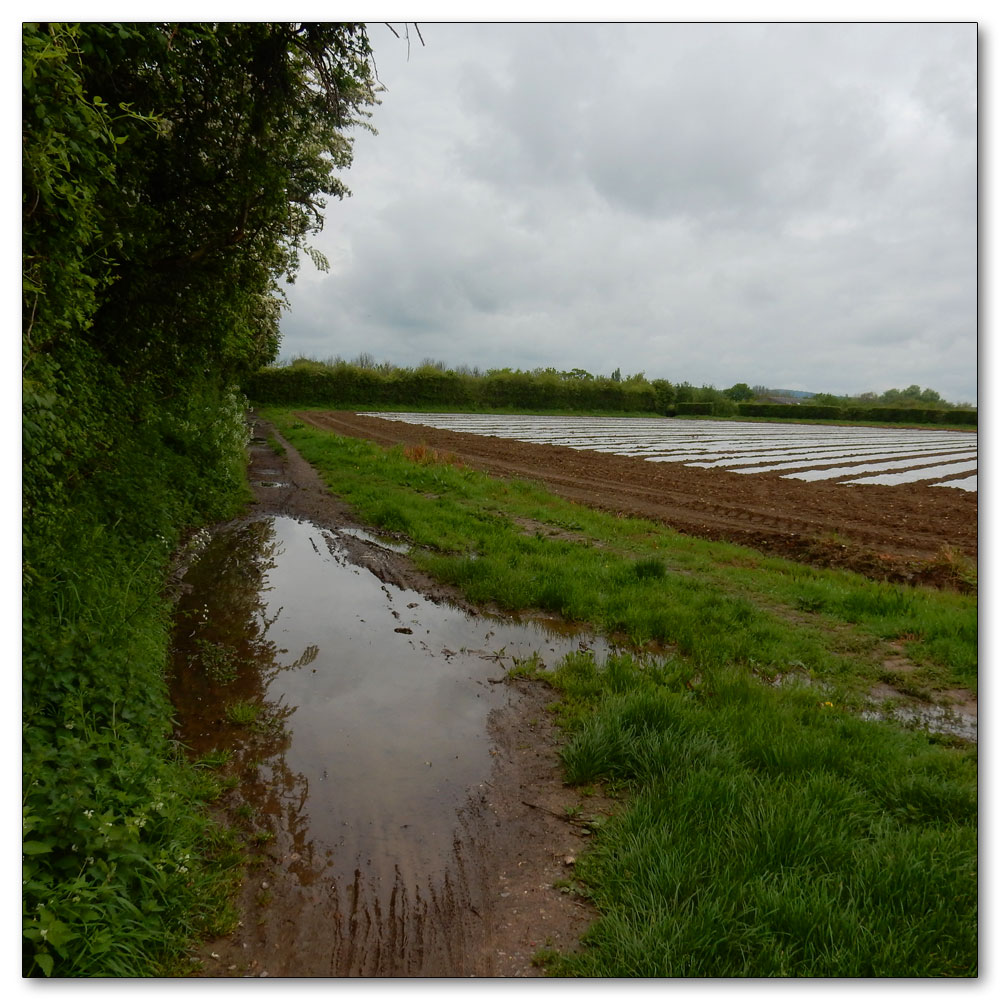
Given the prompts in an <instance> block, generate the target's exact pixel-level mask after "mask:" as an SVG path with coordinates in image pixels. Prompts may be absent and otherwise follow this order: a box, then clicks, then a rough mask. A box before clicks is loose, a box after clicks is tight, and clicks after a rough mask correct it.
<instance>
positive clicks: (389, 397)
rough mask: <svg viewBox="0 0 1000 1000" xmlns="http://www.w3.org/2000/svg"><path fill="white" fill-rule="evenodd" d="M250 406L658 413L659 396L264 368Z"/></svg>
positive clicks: (535, 380) (514, 382) (631, 388)
mask: <svg viewBox="0 0 1000 1000" xmlns="http://www.w3.org/2000/svg"><path fill="white" fill-rule="evenodd" d="M243 391H244V392H245V393H246V395H247V397H248V398H249V399H250V400H252V401H253V402H254V403H260V404H271V405H295V404H299V405H302V406H333V407H345V408H346V407H356V406H380V405H384V406H456V407H460V406H474V407H483V408H486V407H492V408H497V409H503V408H511V407H514V408H524V409H553V410H586V411H593V410H598V411H600V410H605V411H608V412H612V413H614V412H632V413H650V414H652V413H656V412H657V407H658V404H659V402H660V396H659V395H658V393H657V390H656V389H654V387H653V386H652V385H650V384H649V383H648V382H637V383H633V382H615V381H613V380H612V379H606V378H592V379H563V378H559V377H557V376H549V375H546V374H536V373H534V372H522V371H510V370H503V371H498V372H490V373H489V374H487V375H482V376H476V375H463V374H460V373H458V372H454V371H442V370H439V369H436V368H430V367H424V368H417V369H392V370H389V371H383V370H380V369H377V368H361V367H359V366H356V365H351V364H336V365H320V364H315V365H312V364H305V365H292V366H290V367H288V368H265V369H263V370H261V371H258V372H256V373H255V374H253V375H251V376H249V377H248V378H246V379H245V380H244V382H243Z"/></svg>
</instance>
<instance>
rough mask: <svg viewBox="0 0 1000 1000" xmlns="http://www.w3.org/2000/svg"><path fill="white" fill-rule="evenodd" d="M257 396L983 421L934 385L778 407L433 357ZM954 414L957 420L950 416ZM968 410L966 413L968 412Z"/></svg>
mask: <svg viewBox="0 0 1000 1000" xmlns="http://www.w3.org/2000/svg"><path fill="white" fill-rule="evenodd" d="M242 385H243V389H244V391H245V392H246V394H247V396H248V397H249V398H250V399H251V400H253V401H254V402H257V403H261V404H268V403H271V404H292V405H295V404H297V405H302V406H308V405H314V406H338V407H341V408H357V407H377V406H414V407H430V406H442V407H450V408H471V409H494V410H518V409H522V410H523V409H528V410H537V409H543V410H554V411H559V410H562V411H570V412H573V411H581V412H583V411H586V412H610V413H648V414H659V415H661V416H684V415H703V416H717V417H738V416H767V417H770V418H772V419H782V418H797V419H850V420H884V421H890V422H893V421H899V420H907V419H909V420H919V421H920V422H927V423H936V422H952V423H974V422H975V411H974V410H970V409H969V408H961V409H959V408H956V407H955V406H954V405H953V404H951V403H947V402H945V401H944V400H943V399H941V397H940V395H939V394H938V393H936V392H935V391H934V390H931V389H927V390H921V389H920V387H919V386H911V387H910V388H908V389H906V390H888V391H887V392H886V393H883V394H882V395H881V396H876V395H875V394H874V393H867V394H864V395H861V396H856V397H846V396H845V397H836V396H831V395H815V396H812V397H810V398H803V399H800V400H796V401H795V403H794V404H791V405H789V404H782V403H774V402H773V397H774V393H773V392H772V390H768V389H767V388H766V387H764V386H755V387H753V388H751V387H750V386H748V385H747V384H746V383H743V382H740V383H737V384H735V385H733V386H730V387H729V388H727V389H717V388H716V387H715V386H711V385H702V386H694V385H691V384H690V383H688V382H679V383H674V382H671V381H670V380H668V379H664V378H654V379H647V378H646V375H645V373H644V372H639V373H636V374H633V375H628V376H624V377H623V376H622V374H621V370H620V369H616V370H615V371H614V372H612V373H611V375H609V376H603V375H594V374H592V373H591V372H588V371H586V370H584V369H582V368H572V369H569V370H559V369H556V368H536V369H533V370H531V371H523V370H521V369H517V368H493V369H488V370H486V371H485V372H484V371H480V370H479V369H477V368H468V367H456V368H449V367H448V366H447V365H446V364H444V363H443V362H440V361H434V360H431V359H427V360H425V361H424V362H422V363H421V364H420V365H417V366H416V367H413V368H408V367H401V366H397V365H393V364H391V363H388V362H381V363H379V362H376V361H375V360H374V358H372V357H371V356H370V355H368V354H362V355H360V356H359V357H358V358H356V359H354V360H353V361H350V362H348V361H345V360H343V359H342V358H332V359H330V360H328V361H317V360H314V359H309V358H302V357H300V358H295V359H293V360H292V361H290V362H289V363H287V364H283V365H271V366H268V367H265V368H263V369H261V370H260V371H257V372H254V373H253V374H252V375H250V376H248V377H247V378H246V379H244V381H243V383H242ZM948 411H955V414H954V416H952V417H946V416H945V414H946V413H947V412H948ZM961 414H965V416H961Z"/></svg>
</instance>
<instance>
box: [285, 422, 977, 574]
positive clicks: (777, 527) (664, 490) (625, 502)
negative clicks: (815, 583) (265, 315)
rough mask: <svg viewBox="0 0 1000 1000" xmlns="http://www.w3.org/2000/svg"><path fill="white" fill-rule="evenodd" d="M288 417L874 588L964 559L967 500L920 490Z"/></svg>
mask: <svg viewBox="0 0 1000 1000" xmlns="http://www.w3.org/2000/svg"><path fill="white" fill-rule="evenodd" d="M298 416H299V418H300V419H301V420H303V421H304V422H306V423H309V424H311V425H313V426H315V427H320V428H323V429H326V430H330V431H333V432H335V433H337V434H341V435H345V436H349V437H357V438H366V439H368V440H371V441H375V442H377V443H378V444H380V445H384V446H391V445H397V444H401V445H419V444H424V445H427V446H429V447H432V448H435V449H437V450H438V451H442V452H447V453H451V454H453V455H454V456H455V457H456V458H457V459H459V460H460V461H461V462H463V463H464V464H465V465H468V466H470V467H472V468H475V469H479V470H481V471H484V472H487V473H490V474H491V475H497V476H509V477H515V478H522V479H529V480H533V481H535V482H538V483H541V484H542V485H544V486H545V488H546V489H548V490H550V491H551V492H552V493H555V494H557V495H559V496H562V497H565V498H566V499H568V500H573V501H575V502H577V503H581V504H585V505H587V506H590V507H595V508H597V509H600V510H605V511H609V512H611V513H615V514H625V515H629V516H636V517H644V518H649V519H650V520H655V521H662V522H664V523H665V524H668V525H670V526H671V527H673V528H675V529H677V530H678V531H681V532H684V533H685V534H690V535H696V536H699V537H702V538H710V539H716V540H726V541H732V542H737V543H739V544H741V545H747V546H750V547H752V548H755V549H758V550H760V551H762V552H767V553H771V554H775V555H780V556H784V557H787V558H791V559H795V560H798V561H800V562H805V563H809V564H812V565H816V566H836V567H843V568H846V569H853V570H857V571H859V572H861V573H864V574H866V575H867V576H870V577H872V578H875V579H883V580H893V581H900V582H912V583H927V584H932V585H942V586H956V587H959V588H963V589H964V587H965V584H964V583H963V581H962V579H961V576H960V575H959V573H958V572H957V570H956V567H955V565H954V562H955V560H954V555H955V554H961V555H962V556H964V557H966V558H968V559H975V558H976V554H977V547H978V518H979V510H978V494H976V493H969V492H966V491H964V490H959V489H944V488H939V487H930V486H926V485H920V484H912V485H901V486H863V487H847V486H843V485H838V484H831V483H829V482H803V481H799V480H791V479H782V478H781V477H780V476H779V475H778V474H776V473H763V474H759V475H740V474H738V473H735V472H729V471H725V470H715V469H699V468H689V467H685V466H683V465H680V464H678V463H666V462H649V461H646V460H644V459H641V458H631V457H626V456H618V455H609V454H606V453H603V452H593V451H583V450H577V449H573V448H566V447H562V446H559V445H547V444H527V443H523V442H518V441H512V440H509V439H506V438H495V437H483V436H480V435H475V434H463V433H458V432H455V431H445V430H437V429H434V428H431V427H426V426H423V425H417V424H408V423H403V422H401V421H393V420H383V419H380V418H378V417H367V416H360V415H358V414H356V413H351V412H343V411H336V412H302V413H299V414H298Z"/></svg>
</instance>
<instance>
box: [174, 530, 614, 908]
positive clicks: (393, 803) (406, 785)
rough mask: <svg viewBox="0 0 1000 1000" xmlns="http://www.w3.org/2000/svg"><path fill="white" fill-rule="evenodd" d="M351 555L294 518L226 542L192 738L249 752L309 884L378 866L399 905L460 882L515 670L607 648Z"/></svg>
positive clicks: (188, 613) (196, 614)
mask: <svg viewBox="0 0 1000 1000" xmlns="http://www.w3.org/2000/svg"><path fill="white" fill-rule="evenodd" d="M358 537H359V536H358V535H357V534H356V533H355V535H354V538H355V539H356V538H358ZM345 542H346V539H344V538H342V537H341V536H339V535H338V534H337V533H334V532H330V531H326V530H322V529H319V528H317V527H316V526H314V525H311V524H308V523H304V522H299V521H296V520H294V519H292V518H288V517H269V518H264V519H261V520H256V521H252V522H249V523H245V524H239V525H235V526H232V527H230V528H228V529H225V530H222V531H220V532H219V533H218V534H217V535H216V536H215V537H214V538H213V539H212V541H211V542H210V543H209V544H208V546H207V547H206V548H205V550H204V552H203V553H202V555H201V557H200V558H199V559H198V560H197V561H196V562H195V563H194V565H192V566H191V567H190V569H189V570H188V571H187V573H186V575H185V578H184V583H185V587H186V592H185V593H184V595H183V597H182V598H181V600H180V603H179V608H178V613H177V629H176V642H175V646H176V649H175V660H174V675H175V680H174V686H173V689H174V698H175V704H176V707H177V710H178V716H179V722H180V736H181V739H182V740H183V742H184V743H186V744H187V745H188V746H189V747H190V748H191V750H192V752H193V753H194V754H196V755H203V754H208V753H215V752H218V751H219V750H223V749H225V750H229V751H230V752H231V754H232V759H231V765H230V769H231V771H232V773H235V774H238V776H239V778H240V784H239V786H238V787H237V788H236V789H235V790H234V791H233V793H232V794H233V795H234V796H235V797H236V798H237V799H238V800H239V802H240V803H241V806H240V808H242V811H243V813H244V814H245V815H247V816H251V815H252V816H253V817H254V820H255V822H256V823H257V824H258V828H259V827H260V825H261V824H263V825H264V826H265V827H266V832H268V833H269V834H270V835H272V836H273V837H274V838H275V841H276V846H277V849H278V852H279V853H280V854H281V855H282V856H283V857H288V858H291V859H292V860H293V863H292V866H291V870H294V872H295V873H296V876H297V877H298V879H299V880H300V882H301V883H302V884H303V885H305V884H308V883H310V882H312V881H314V880H315V879H317V878H318V877H320V876H323V877H324V878H328V879H334V880H335V881H336V882H337V883H338V884H339V885H340V886H341V887H342V888H343V889H345V890H346V887H347V885H348V884H349V883H352V882H353V881H354V880H355V873H356V872H358V871H359V870H364V871H365V872H366V873H367V878H368V880H369V882H370V883H371V884H372V885H375V886H377V885H379V884H381V885H383V886H385V887H386V893H385V894H383V895H384V898H383V903H385V904H386V905H388V904H389V903H390V902H391V899H390V898H389V897H390V896H391V890H392V888H393V887H397V894H398V884H399V883H400V880H402V881H403V882H404V883H408V884H411V885H416V884H417V883H418V882H420V881H422V880H426V879H427V878H428V877H429V876H430V877H432V879H433V878H436V877H439V880H442V884H444V882H445V881H446V880H447V878H448V867H449V864H450V862H451V860H452V855H453V853H454V839H455V828H456V816H457V814H458V812H459V811H460V810H461V808H462V806H463V804H464V803H465V801H466V800H467V796H468V793H469V790H470V789H471V788H474V787H476V786H477V785H478V784H480V783H482V782H483V781H485V780H486V779H487V778H488V776H489V773H490V767H491V762H492V759H491V755H490V749H491V744H490V740H489V737H488V730H487V716H488V714H489V712H490V711H491V710H492V709H494V708H496V707H499V706H501V705H503V704H505V703H507V701H508V699H509V698H510V697H512V694H511V692H510V689H509V688H508V687H507V686H505V685H503V684H497V683H495V682H496V681H497V680H498V679H499V678H502V676H503V672H504V668H505V667H509V666H511V665H513V662H514V661H515V659H517V658H527V657H530V656H532V655H533V654H536V653H537V654H540V656H541V659H542V661H543V662H545V663H547V664H548V665H554V664H555V662H556V661H557V660H558V659H559V658H561V657H562V656H564V655H565V654H566V653H568V652H570V651H571V650H573V649H576V648H579V647H580V646H581V645H592V646H593V645H596V647H597V648H598V651H601V650H603V649H604V648H605V647H604V646H603V644H600V643H597V642H596V641H595V640H593V639H592V638H591V637H588V636H585V635H582V634H581V633H579V632H575V631H573V630H565V629H564V630H563V631H562V633H561V634H559V633H556V632H553V631H551V630H549V629H547V628H544V627H543V626H542V625H540V624H535V623H521V624H519V623H516V622H511V621H509V620H504V619H499V618H496V617H492V616H488V615H478V616H474V617H473V616H469V615H467V614H466V613H464V612H463V611H461V610H460V609H457V608H455V607H451V606H449V605H446V604H439V603H434V602H433V601H431V600H429V599H427V598H425V597H424V596H423V595H421V594H419V593H417V592H416V591H411V590H404V589H401V588H400V587H397V586H395V585H393V584H391V583H387V582H383V581H382V580H381V579H379V577H378V576H376V575H375V574H374V573H373V572H371V571H370V570H368V569H366V568H363V567H362V566H359V565H357V564H355V563H354V562H352V560H351V558H350V556H349V549H348V546H347V545H346V544H345ZM240 706H242V707H243V712H244V714H243V716H242V717H241V718H243V721H239V720H238V717H237V716H238V713H237V712H236V711H234V707H235V708H239V707H240ZM247 706H251V709H248V708H247ZM252 709H256V710H257V711H258V712H259V714H258V715H257V717H256V719H255V720H254V721H253V722H249V723H248V722H247V721H245V718H246V714H247V712H248V711H250V712H251V713H252Z"/></svg>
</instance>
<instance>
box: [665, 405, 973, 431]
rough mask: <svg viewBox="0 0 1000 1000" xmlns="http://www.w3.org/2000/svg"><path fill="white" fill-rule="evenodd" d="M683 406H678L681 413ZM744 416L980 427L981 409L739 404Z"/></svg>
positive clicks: (740, 412) (769, 418) (740, 411)
mask: <svg viewBox="0 0 1000 1000" xmlns="http://www.w3.org/2000/svg"><path fill="white" fill-rule="evenodd" d="M679 411H680V407H678V412H679ZM739 415H740V416H741V417H766V418H767V419H768V420H864V421H871V422H873V423H884V424H937V423H940V424H958V425H966V426H972V427H975V426H977V425H978V418H979V411H978V410H933V409H919V408H915V407H905V406H819V405H814V404H810V403H800V404H798V405H795V406H790V405H788V404H784V403H740V404H739Z"/></svg>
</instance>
